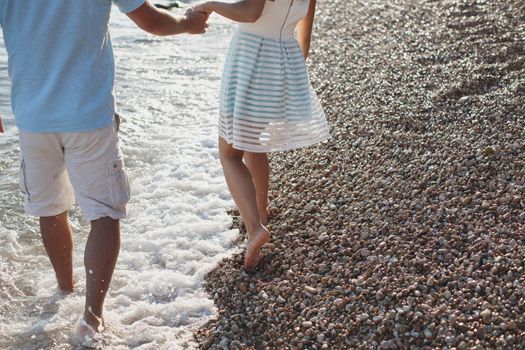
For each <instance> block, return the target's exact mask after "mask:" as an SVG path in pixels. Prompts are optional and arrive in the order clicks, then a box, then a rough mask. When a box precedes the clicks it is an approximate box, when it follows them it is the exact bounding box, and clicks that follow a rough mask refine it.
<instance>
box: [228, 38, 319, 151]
mask: <svg viewBox="0 0 525 350" xmlns="http://www.w3.org/2000/svg"><path fill="white" fill-rule="evenodd" d="M219 112H220V117H219V135H220V136H221V137H222V138H224V139H225V140H226V142H228V143H229V144H232V145H233V147H234V148H236V149H239V150H244V151H249V152H272V151H285V150H290V149H294V148H299V147H306V146H310V145H313V144H316V143H318V142H320V141H323V140H325V139H327V138H328V137H329V132H328V127H327V124H326V118H325V114H324V112H323V109H322V107H321V104H320V103H319V100H318V98H317V96H316V94H315V92H314V90H313V89H312V86H311V84H310V80H309V78H308V72H307V68H306V64H305V62H304V58H303V56H302V53H301V50H300V47H299V44H298V43H297V41H296V40H295V39H294V38H291V39H290V40H276V39H269V38H264V37H261V36H259V35H256V34H252V33H245V32H241V31H237V32H236V33H235V34H234V36H233V39H232V43H231V45H230V48H229V51H228V54H227V57H226V62H225V67H224V71H223V76H222V80H221V91H220V104H219Z"/></svg>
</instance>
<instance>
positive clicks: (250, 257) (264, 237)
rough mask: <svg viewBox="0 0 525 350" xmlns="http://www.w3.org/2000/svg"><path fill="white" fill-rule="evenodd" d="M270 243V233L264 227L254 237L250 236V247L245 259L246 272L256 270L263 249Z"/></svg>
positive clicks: (247, 249)
mask: <svg viewBox="0 0 525 350" xmlns="http://www.w3.org/2000/svg"><path fill="white" fill-rule="evenodd" d="M268 241H270V232H269V231H268V229H267V228H266V227H264V226H262V225H261V226H260V228H259V229H258V230H257V231H255V232H254V233H253V235H250V234H248V246H247V248H246V256H245V257H244V269H245V270H246V271H249V272H252V271H253V270H255V268H256V267H257V265H258V264H259V260H260V257H261V248H262V246H263V245H264V244H266V243H267V242H268Z"/></svg>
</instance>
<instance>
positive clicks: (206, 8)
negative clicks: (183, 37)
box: [193, 2, 213, 17]
mask: <svg viewBox="0 0 525 350" xmlns="http://www.w3.org/2000/svg"><path fill="white" fill-rule="evenodd" d="M193 9H194V10H195V11H197V12H202V13H205V14H206V16H207V17H209V16H210V15H211V14H212V12H213V10H212V9H211V6H210V3H209V2H201V3H200V4H197V5H195V6H193Z"/></svg>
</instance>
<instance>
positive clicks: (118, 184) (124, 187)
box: [107, 157, 130, 209]
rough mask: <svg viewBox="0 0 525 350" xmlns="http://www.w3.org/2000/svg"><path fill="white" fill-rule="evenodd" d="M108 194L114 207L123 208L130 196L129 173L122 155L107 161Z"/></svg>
mask: <svg viewBox="0 0 525 350" xmlns="http://www.w3.org/2000/svg"><path fill="white" fill-rule="evenodd" d="M107 172H108V194H109V199H110V201H111V206H112V207H113V209H122V208H123V207H124V206H125V205H126V203H127V202H128V201H129V198H130V188H129V180H128V175H127V174H126V172H125V170H124V161H123V160H122V158H121V157H119V158H117V159H114V160H110V161H109V162H107Z"/></svg>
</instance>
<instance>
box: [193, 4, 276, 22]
mask: <svg viewBox="0 0 525 350" xmlns="http://www.w3.org/2000/svg"><path fill="white" fill-rule="evenodd" d="M265 2H266V0H240V1H237V2H234V3H227V2H222V1H206V2H203V3H202V4H199V5H196V6H195V11H199V12H205V13H207V14H210V13H212V12H217V13H218V14H219V15H221V16H223V17H226V18H229V19H231V20H232V21H235V22H255V21H257V20H258V19H259V17H261V13H262V11H263V9H264V3H265Z"/></svg>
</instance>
